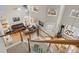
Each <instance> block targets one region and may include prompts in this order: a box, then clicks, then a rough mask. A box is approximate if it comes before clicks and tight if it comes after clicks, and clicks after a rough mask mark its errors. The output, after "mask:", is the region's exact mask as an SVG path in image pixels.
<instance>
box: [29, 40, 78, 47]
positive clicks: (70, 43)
mask: <svg viewBox="0 0 79 59" xmlns="http://www.w3.org/2000/svg"><path fill="white" fill-rule="evenodd" d="M31 42H39V43H52V44H67V45H76V46H79V40H31Z"/></svg>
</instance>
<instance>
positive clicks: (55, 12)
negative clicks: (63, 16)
mask: <svg viewBox="0 0 79 59" xmlns="http://www.w3.org/2000/svg"><path fill="white" fill-rule="evenodd" d="M56 15H57V11H56V9H54V8H53V9H52V8H49V9H48V16H56Z"/></svg>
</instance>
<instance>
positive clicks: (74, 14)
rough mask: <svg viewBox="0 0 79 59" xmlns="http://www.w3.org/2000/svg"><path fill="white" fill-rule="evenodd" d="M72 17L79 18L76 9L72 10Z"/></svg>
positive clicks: (78, 12)
mask: <svg viewBox="0 0 79 59" xmlns="http://www.w3.org/2000/svg"><path fill="white" fill-rule="evenodd" d="M70 16H71V17H75V18H76V17H79V10H76V9H72V10H71V13H70Z"/></svg>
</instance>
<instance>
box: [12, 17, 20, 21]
mask: <svg viewBox="0 0 79 59" xmlns="http://www.w3.org/2000/svg"><path fill="white" fill-rule="evenodd" d="M12 19H13V22H17V21H20V17H13V18H12Z"/></svg>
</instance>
